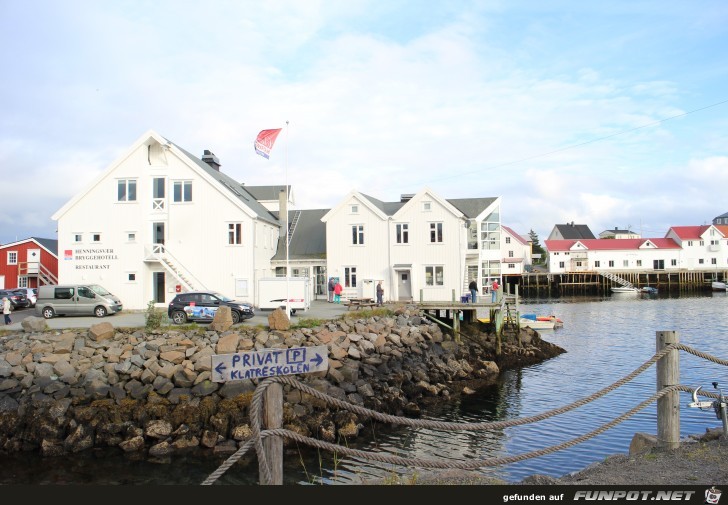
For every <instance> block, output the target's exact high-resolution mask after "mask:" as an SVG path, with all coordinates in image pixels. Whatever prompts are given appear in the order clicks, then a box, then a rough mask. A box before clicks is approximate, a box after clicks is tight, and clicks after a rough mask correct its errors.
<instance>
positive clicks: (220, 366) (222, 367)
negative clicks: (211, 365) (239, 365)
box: [215, 363, 227, 375]
mask: <svg viewBox="0 0 728 505" xmlns="http://www.w3.org/2000/svg"><path fill="white" fill-rule="evenodd" d="M226 368H227V367H226V366H225V363H220V364H219V365H217V366H216V367H215V371H216V372H217V373H219V374H220V375H222V371H223V370H225V369H226Z"/></svg>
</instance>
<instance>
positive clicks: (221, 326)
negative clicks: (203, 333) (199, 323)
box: [210, 306, 233, 332]
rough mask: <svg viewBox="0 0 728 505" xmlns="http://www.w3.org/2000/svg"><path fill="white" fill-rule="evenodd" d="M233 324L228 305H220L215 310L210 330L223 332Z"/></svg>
mask: <svg viewBox="0 0 728 505" xmlns="http://www.w3.org/2000/svg"><path fill="white" fill-rule="evenodd" d="M232 325H233V313H232V310H231V309H230V307H225V306H222V307H220V308H218V309H217V311H216V312H215V317H214V318H213V319H212V324H210V329H211V330H212V331H217V332H223V331H227V330H229V329H230V327H231V326H232Z"/></svg>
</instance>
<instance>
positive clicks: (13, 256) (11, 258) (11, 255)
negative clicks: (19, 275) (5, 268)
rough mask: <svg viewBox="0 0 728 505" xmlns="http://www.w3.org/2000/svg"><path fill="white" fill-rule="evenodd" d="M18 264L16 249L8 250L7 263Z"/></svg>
mask: <svg viewBox="0 0 728 505" xmlns="http://www.w3.org/2000/svg"><path fill="white" fill-rule="evenodd" d="M17 264H18V251H8V265H17Z"/></svg>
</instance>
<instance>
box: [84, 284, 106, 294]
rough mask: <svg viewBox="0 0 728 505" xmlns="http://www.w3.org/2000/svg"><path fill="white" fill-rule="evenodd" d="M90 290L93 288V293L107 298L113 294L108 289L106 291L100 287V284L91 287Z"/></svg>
mask: <svg viewBox="0 0 728 505" xmlns="http://www.w3.org/2000/svg"><path fill="white" fill-rule="evenodd" d="M89 288H91V291H93V292H94V293H96V294H97V295H99V296H106V295H110V294H111V293H109V292H108V291H106V289H104V288H103V287H101V286H99V285H98V284H91V285H90V286H89Z"/></svg>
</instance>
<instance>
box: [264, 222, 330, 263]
mask: <svg viewBox="0 0 728 505" xmlns="http://www.w3.org/2000/svg"><path fill="white" fill-rule="evenodd" d="M328 211H329V209H313V210H300V211H296V210H291V211H288V222H289V223H292V222H293V218H294V216H295V215H296V213H297V212H300V213H301V214H300V215H299V216H298V221H297V222H296V228H295V229H294V230H293V235H292V236H291V243H290V244H289V250H288V259H289V260H307V259H308V260H311V259H326V224H325V223H324V222H323V221H321V218H322V217H323V216H324V214H326V213H327V212H328ZM285 239H286V234H285V233H281V236H280V238H279V239H278V250H277V251H276V253H275V255H274V256H273V258H271V259H272V260H273V261H285V260H286V242H285Z"/></svg>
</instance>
